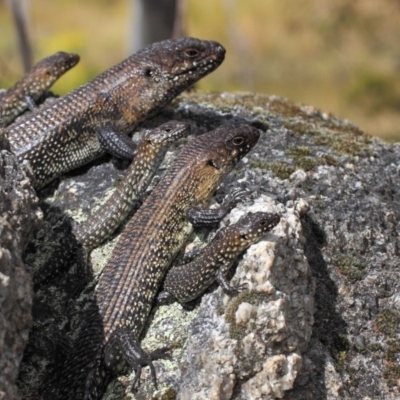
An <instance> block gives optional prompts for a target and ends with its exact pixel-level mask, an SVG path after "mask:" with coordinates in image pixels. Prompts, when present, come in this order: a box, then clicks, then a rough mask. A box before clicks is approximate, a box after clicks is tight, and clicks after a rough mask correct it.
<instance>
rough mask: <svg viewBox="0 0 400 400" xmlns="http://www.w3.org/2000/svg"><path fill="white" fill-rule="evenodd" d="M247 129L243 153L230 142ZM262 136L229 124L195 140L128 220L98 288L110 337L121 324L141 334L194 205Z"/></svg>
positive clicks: (204, 201)
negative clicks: (231, 146)
mask: <svg viewBox="0 0 400 400" xmlns="http://www.w3.org/2000/svg"><path fill="white" fill-rule="evenodd" d="M242 132H243V136H244V138H245V142H247V143H249V145H248V146H247V145H246V144H242V145H241V146H243V147H240V149H243V151H242V152H241V153H240V154H239V152H236V149H233V148H232V149H230V148H227V147H228V146H227V145H226V143H225V141H227V142H228V143H230V140H231V138H233V137H235V136H236V135H238V134H239V133H242ZM258 135H259V133H258V131H257V130H256V129H255V128H251V127H248V126H239V127H237V126H227V127H221V128H219V129H217V130H216V131H213V132H210V133H207V134H204V135H201V136H199V137H198V138H196V139H194V140H193V141H192V142H190V144H189V145H188V146H186V147H185V149H184V150H183V152H182V154H181V155H180V157H179V158H178V159H177V161H176V162H175V163H174V165H173V166H172V167H171V169H170V170H169V171H168V172H167V174H166V175H165V176H164V178H163V180H162V181H161V182H160V183H159V184H158V185H157V187H156V188H155V189H154V191H153V192H152V194H151V195H150V196H149V197H148V199H147V200H146V202H145V203H144V204H143V206H142V207H141V208H140V209H139V211H138V212H137V213H136V215H135V217H134V218H133V219H132V220H131V221H130V222H129V223H128V225H127V226H126V228H125V230H124V232H123V233H122V235H121V238H120V239H119V241H118V243H117V245H116V247H115V249H114V251H113V253H112V256H111V260H110V261H109V263H108V264H107V266H106V267H105V269H104V270H103V274H102V277H101V280H100V282H99V286H98V288H97V292H96V293H97V294H96V296H97V304H98V306H99V311H100V314H101V316H102V320H103V322H104V329H105V337H106V339H108V338H109V336H110V335H111V334H112V332H113V331H114V330H115V329H116V328H117V327H118V326H120V325H122V326H129V327H130V328H132V331H133V334H134V335H136V336H138V335H139V334H140V332H141V329H142V328H143V326H144V323H145V321H146V318H147V315H148V313H149V311H150V307H151V304H152V301H153V297H154V295H155V293H156V292H157V290H158V287H159V285H160V283H161V280H162V279H163V277H164V275H165V273H166V271H167V268H168V267H169V265H170V264H171V262H172V261H173V259H174V258H175V256H176V254H177V252H178V251H179V249H180V247H181V246H182V245H183V244H184V242H185V241H186V240H187V238H188V237H189V235H190V234H191V232H192V230H193V228H192V225H191V224H190V223H189V222H188V221H187V213H188V211H189V209H190V208H191V207H193V206H195V205H199V204H200V205H203V206H204V205H207V204H208V202H209V200H210V198H211V196H212V194H213V192H214V191H215V189H216V187H217V186H218V184H219V183H220V182H221V180H222V179H223V177H224V176H225V175H226V174H227V173H228V172H229V171H230V169H231V168H232V167H233V165H234V164H235V161H237V160H239V159H240V158H241V157H242V156H243V155H244V154H245V153H247V152H248V151H249V150H250V148H251V147H252V146H253V145H254V144H255V142H256V140H255V139H254V137H255V136H256V137H257V139H258ZM227 138H229V139H228V140H227ZM250 138H251V139H252V140H250ZM230 145H231V144H230ZM231 151H232V152H234V153H235V155H234V158H233V159H232V154H230V152H231ZM213 164H214V165H218V168H215V166H214V165H213Z"/></svg>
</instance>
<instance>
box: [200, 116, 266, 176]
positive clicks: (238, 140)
mask: <svg viewBox="0 0 400 400" xmlns="http://www.w3.org/2000/svg"><path fill="white" fill-rule="evenodd" d="M207 135H209V136H210V137H209V138H208V140H209V144H208V147H209V148H210V149H212V151H211V153H210V155H209V159H208V163H209V164H210V165H211V166H213V167H214V168H216V169H218V170H221V169H222V170H223V169H228V170H229V169H231V168H232V167H233V166H234V165H235V164H236V163H237V162H238V161H239V160H241V159H242V158H243V157H244V156H245V155H246V154H247V153H248V152H249V151H250V150H251V149H252V148H253V147H254V145H255V144H256V143H257V141H258V139H259V137H260V131H259V130H258V129H257V128H254V127H253V126H251V125H245V124H241V125H222V126H220V127H219V128H217V129H216V130H215V131H212V132H209V133H208V134H207Z"/></svg>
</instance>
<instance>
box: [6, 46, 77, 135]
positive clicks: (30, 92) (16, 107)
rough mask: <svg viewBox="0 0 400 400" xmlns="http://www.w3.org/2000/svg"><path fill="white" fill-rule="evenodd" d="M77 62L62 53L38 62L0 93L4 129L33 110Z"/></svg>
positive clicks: (70, 54) (75, 56) (74, 57)
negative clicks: (23, 114) (29, 110)
mask: <svg viewBox="0 0 400 400" xmlns="http://www.w3.org/2000/svg"><path fill="white" fill-rule="evenodd" d="M78 62H79V56H78V55H77V54H72V53H64V52H62V51H60V52H58V53H56V54H53V55H51V56H49V57H46V58H44V59H43V60H40V61H39V62H38V63H37V64H36V65H34V66H33V67H32V69H31V70H30V71H28V73H27V74H26V75H25V76H24V77H23V78H22V79H21V80H20V81H18V82H17V83H16V84H15V85H14V86H12V87H11V88H10V89H8V90H6V91H5V92H3V93H0V109H1V111H0V115H1V118H0V123H1V126H3V127H5V126H7V125H9V124H10V123H11V122H13V121H14V120H15V118H17V117H18V115H20V114H22V113H23V112H24V111H26V110H28V109H31V110H32V107H33V108H34V107H35V106H36V105H37V102H39V101H40V100H41V99H42V98H43V97H44V96H45V95H46V93H47V91H48V89H49V88H50V87H51V86H52V85H53V84H54V82H56V81H57V79H58V78H60V76H62V75H63V74H64V73H65V72H67V71H68V70H70V69H71V68H72V67H74V66H75V65H76V64H77V63H78Z"/></svg>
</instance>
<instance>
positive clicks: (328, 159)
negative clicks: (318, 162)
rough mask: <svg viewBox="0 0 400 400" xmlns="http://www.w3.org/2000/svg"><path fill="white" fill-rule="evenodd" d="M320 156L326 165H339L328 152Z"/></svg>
mask: <svg viewBox="0 0 400 400" xmlns="http://www.w3.org/2000/svg"><path fill="white" fill-rule="evenodd" d="M322 158H323V159H324V161H325V164H326V165H332V166H334V167H337V166H338V165H339V163H338V161H337V160H336V158H335V157H333V156H330V155H329V154H326V155H324V156H322Z"/></svg>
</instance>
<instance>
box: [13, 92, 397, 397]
mask: <svg viewBox="0 0 400 400" xmlns="http://www.w3.org/2000/svg"><path fill="white" fill-rule="evenodd" d="M172 118H174V119H186V120H188V121H190V122H191V124H192V128H193V132H194V134H195V135H196V134H200V133H202V132H206V131H208V130H211V129H214V128H215V127H216V126H218V125H220V124H224V123H225V124H226V123H232V122H241V123H243V122H244V123H250V124H252V125H254V126H257V127H258V128H260V130H261V138H260V141H259V143H258V145H257V146H256V147H255V148H254V150H253V151H252V152H250V153H249V155H248V156H247V157H246V158H245V159H244V160H243V161H242V163H241V165H240V166H238V167H237V168H235V170H234V171H233V172H232V173H231V174H230V176H228V178H227V179H226V180H225V181H224V183H223V184H222V185H221V187H220V188H219V190H218V191H217V194H216V196H215V200H214V203H215V204H216V203H219V202H221V201H222V200H223V199H224V197H225V196H226V194H227V193H229V192H230V191H231V190H232V189H234V188H238V187H242V188H245V187H246V188H249V189H251V191H252V195H251V196H250V197H249V198H248V199H246V200H244V201H243V202H242V203H241V204H239V205H238V206H237V207H236V208H235V209H234V210H232V212H231V213H230V214H229V215H228V216H227V217H226V218H225V219H224V221H223V223H222V225H224V224H230V223H232V222H234V221H235V220H236V219H237V218H239V216H240V215H242V214H243V213H244V212H246V211H247V210H255V209H262V210H265V211H268V210H275V211H279V212H280V213H281V214H282V221H281V223H280V224H279V225H278V226H277V227H276V228H275V229H274V231H273V232H271V233H270V234H269V235H267V236H266V238H265V240H263V241H261V242H259V243H258V244H256V245H254V246H252V247H251V248H250V249H249V250H248V251H247V252H246V253H245V254H244V255H243V256H242V257H240V258H239V261H238V263H237V264H236V265H235V267H234V268H233V269H232V275H233V277H232V280H233V281H237V282H240V283H243V282H247V284H248V290H247V291H244V292H243V293H241V294H240V295H239V296H237V297H236V298H229V297H228V296H226V295H225V294H223V292H222V291H221V289H220V288H218V287H217V286H216V285H214V286H212V287H211V288H210V290H209V291H208V292H207V293H205V294H204V295H203V296H202V298H201V299H200V300H197V301H196V302H195V303H194V305H193V308H192V310H189V311H188V310H185V309H184V308H183V307H182V306H181V305H179V304H172V305H168V306H166V305H164V306H157V307H155V308H154V311H153V313H152V315H151V318H150V319H149V324H148V327H147V328H146V330H145V333H144V338H143V341H142V344H143V347H144V348H145V349H148V350H154V349H156V348H159V347H162V346H165V345H167V346H170V347H172V348H173V352H172V356H173V357H172V361H169V360H165V361H164V360H163V361H157V362H156V363H155V366H156V371H157V375H158V378H159V385H160V386H159V390H158V391H157V392H155V390H154V387H153V386H152V383H151V379H150V376H149V371H148V368H145V369H144V370H143V373H142V377H141V386H140V387H139V390H138V391H137V392H136V393H135V395H133V394H132V393H131V392H130V382H131V381H132V378H133V375H132V371H131V370H130V369H127V370H126V374H125V375H124V374H122V375H121V376H119V377H118V378H117V379H116V380H114V381H113V382H112V383H111V384H110V386H109V388H108V390H107V393H106V394H105V395H104V399H115V398H124V399H125V398H126V399H133V398H136V399H153V398H159V399H169V398H171V399H172V398H177V399H182V400H183V399H196V398H198V399H205V398H206V399H275V398H284V399H289V400H303V399H364V398H371V399H373V398H385V399H388V400H394V399H397V398H399V396H400V394H399V384H400V381H399V379H400V371H399V368H398V365H399V364H398V363H399V360H400V349H399V346H398V342H399V338H400V337H399V336H400V331H399V321H400V316H399V315H400V314H399V293H400V287H399V286H400V270H399V269H398V265H399V261H400V260H399V254H400V246H399V245H400V243H399V239H400V237H399V220H400V219H399V214H400V204H399V202H400V200H399V199H400V196H399V194H400V174H399V171H400V147H399V145H396V144H386V143H384V142H382V141H380V140H378V139H373V138H371V137H370V136H368V135H366V134H365V133H363V132H362V131H361V130H360V129H359V128H357V127H356V126H355V125H353V124H351V123H350V122H348V121H341V120H339V119H337V118H336V117H334V116H332V115H329V114H327V113H322V112H320V111H318V110H317V109H315V108H314V107H305V106H300V105H297V104H294V103H292V102H290V101H288V100H286V99H282V98H279V97H276V96H261V95H254V94H231V93H222V94H189V95H184V96H181V97H179V98H178V99H177V100H176V101H175V102H173V104H172V105H171V106H169V107H167V108H166V109H165V110H164V111H163V112H162V113H161V114H160V115H159V116H157V117H156V118H154V119H152V120H151V121H148V122H146V124H145V126H146V127H152V126H156V125H158V124H160V123H162V122H165V121H166V120H168V119H172ZM181 147H182V143H181V144H180V145H179V146H177V147H176V148H175V149H173V151H172V152H170V153H169V154H168V157H167V159H166V161H165V163H164V167H168V165H169V164H170V163H171V159H172V158H173V157H174V156H175V155H176V153H177V152H178V151H179V149H180V148H181ZM120 167H123V165H119V169H118V168H115V166H114V165H112V162H111V161H110V158H103V159H102V160H99V161H98V162H96V163H95V164H93V165H92V166H89V167H85V168H82V169H80V170H77V171H74V172H73V173H71V174H68V175H66V176H64V177H63V178H62V179H61V180H60V182H56V183H53V184H52V185H50V186H49V187H47V188H45V189H44V190H42V191H41V193H40V199H41V204H42V205H43V206H44V207H43V209H44V211H45V220H44V224H43V225H42V228H41V229H40V230H39V232H38V234H37V235H36V237H35V240H34V242H33V244H31V245H30V246H29V248H28V250H27V252H26V256H25V261H26V263H27V264H28V265H30V266H32V268H33V269H34V271H36V272H37V271H43V268H45V269H50V272H49V277H50V278H49V279H47V280H46V281H45V282H41V283H40V282H39V284H38V290H37V291H36V293H35V298H34V308H33V317H34V326H33V329H32V332H31V337H30V341H29V344H28V347H27V350H26V352H25V357H24V361H23V363H22V366H21V371H20V378H19V385H20V388H21V395H22V396H23V398H39V397H33V396H34V395H33V394H34V393H37V392H38V390H39V387H40V385H41V384H42V382H43V381H44V379H45V378H46V376H48V375H49V374H51V371H52V368H53V367H56V366H57V363H58V362H59V360H58V359H57V349H55V346H54V340H53V339H51V340H49V338H54V337H60V335H61V336H65V335H66V336H67V337H69V338H71V339H73V338H74V336H75V334H76V329H77V327H78V326H79V316H80V310H81V309H82V308H84V307H85V304H86V303H87V301H86V299H87V298H88V296H90V293H91V291H92V290H93V287H94V284H95V282H96V277H97V276H98V274H99V273H100V272H101V269H102V268H103V266H104V265H105V264H106V262H107V258H108V257H109V255H110V252H111V251H112V248H113V246H114V244H115V241H116V237H117V236H116V237H115V238H114V239H113V240H111V241H110V242H108V243H106V244H105V245H103V246H102V247H100V248H99V249H96V250H95V251H93V253H92V255H91V261H92V267H93V271H89V272H91V280H92V281H91V283H89V285H88V286H87V288H86V289H85V291H84V292H83V293H82V294H81V295H79V293H80V288H79V286H81V282H82V279H81V278H80V276H81V275H78V272H80V271H81V266H82V260H79V257H78V256H75V257H71V258H67V257H64V256H63V257H61V258H60V257H56V256H55V255H54V254H57V252H60V249H70V248H72V247H71V246H73V244H71V243H72V242H71V238H70V229H69V228H68V227H69V226H70V223H71V222H72V220H73V219H75V220H82V219H84V218H85V216H86V215H87V214H88V211H89V210H90V209H92V208H93V207H96V206H97V205H98V204H99V201H100V199H101V198H102V196H103V195H104V194H105V193H110V191H111V190H112V188H113V182H114V181H115V180H116V179H118V178H119V177H121V176H122V174H123V171H121V168H120ZM160 174H162V170H161V171H160ZM54 226H55V227H56V229H54V228H53V227H54ZM212 234H213V231H211V233H210V230H202V231H201V232H198V233H197V235H194V236H193V238H192V239H193V240H192V241H193V243H194V244H193V245H192V247H193V246H194V247H197V246H198V245H201V243H203V242H204V241H205V240H207V238H208V237H209V236H210V235H212ZM54 257H56V259H57V260H58V261H57V262H54V263H53V262H52V260H54ZM177 262H180V259H178V260H177ZM60 263H61V264H65V266H64V267H65V268H64V272H63V273H59V274H57V275H56V276H55V277H52V276H51V275H52V274H51V268H52V265H53V264H54V265H56V264H57V266H58V268H60V267H59V265H60ZM61 269H62V268H61ZM77 285H78V288H77Z"/></svg>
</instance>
